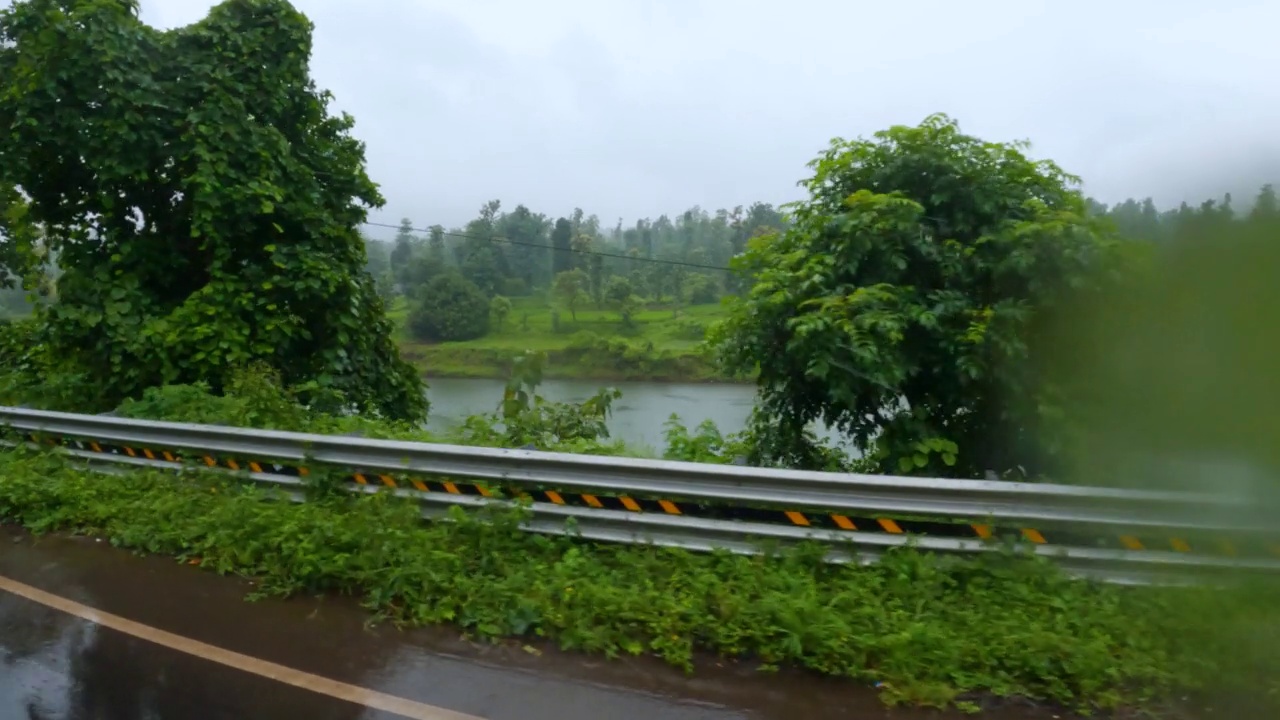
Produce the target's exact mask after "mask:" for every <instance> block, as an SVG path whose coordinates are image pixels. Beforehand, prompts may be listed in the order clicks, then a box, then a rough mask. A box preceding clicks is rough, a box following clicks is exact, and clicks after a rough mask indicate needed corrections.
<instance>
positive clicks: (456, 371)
mask: <svg viewBox="0 0 1280 720" xmlns="http://www.w3.org/2000/svg"><path fill="white" fill-rule="evenodd" d="M554 312H557V311H556V309H555V308H554V307H553V306H552V305H551V304H549V303H548V302H547V301H546V300H544V299H543V298H541V297H537V296H534V297H525V298H513V299H512V310H511V315H510V316H508V317H507V319H506V321H505V322H503V324H502V325H501V326H498V325H496V324H493V323H491V325H490V329H489V333H488V334H487V335H485V336H484V337H482V338H477V339H475V340H467V341H462V342H445V343H425V342H421V341H418V340H415V339H413V338H412V337H411V336H410V334H409V333H408V331H407V329H406V321H407V319H408V314H409V310H408V305H407V303H406V302H405V300H404V299H403V298H398V299H397V300H396V301H395V302H393V303H392V305H391V307H390V308H389V310H388V313H387V314H388V316H389V317H390V318H391V320H392V321H393V322H394V323H395V325H396V340H397V342H398V343H399V345H400V350H401V354H402V355H403V356H404V358H405V359H406V360H408V361H409V362H411V363H413V364H414V365H415V366H417V367H418V368H419V369H421V370H422V371H423V372H424V373H425V374H427V375H429V376H434V377H498V378H501V377H506V376H507V371H508V369H509V367H510V362H511V358H513V357H515V356H517V355H519V354H521V353H523V352H524V351H526V350H538V351H542V352H546V353H547V356H548V363H547V375H549V376H550V377H559V378H573V379H584V380H664V381H689V382H703V381H727V380H731V378H728V377H725V376H724V375H723V374H722V373H721V372H719V371H718V369H717V368H716V367H715V365H714V363H713V362H712V361H711V358H710V356H709V355H708V353H707V352H706V350H705V348H704V347H703V342H702V339H703V335H704V333H705V332H706V330H707V329H708V328H710V327H711V325H712V324H713V323H715V322H716V321H718V320H721V319H723V318H724V317H725V315H726V310H725V308H724V306H723V305H721V304H719V303H715V304H707V305H692V306H686V307H681V308H679V309H678V310H674V309H673V308H672V307H670V306H667V307H658V306H653V307H648V308H645V309H643V310H641V311H639V312H637V313H636V314H635V316H634V327H632V328H626V327H624V326H623V324H622V320H621V317H620V316H619V315H618V313H617V311H615V310H604V309H598V308H595V307H593V306H589V307H585V308H582V309H579V310H578V311H577V313H576V315H577V317H576V318H574V317H573V316H572V315H571V314H570V313H568V312H566V311H564V310H560V311H558V312H559V316H560V317H559V322H558V326H557V322H556V320H555V318H554V317H553V313H554Z"/></svg>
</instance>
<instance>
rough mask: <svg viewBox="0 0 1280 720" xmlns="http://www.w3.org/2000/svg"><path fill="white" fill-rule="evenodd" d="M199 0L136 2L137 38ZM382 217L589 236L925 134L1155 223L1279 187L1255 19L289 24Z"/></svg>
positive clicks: (881, 7)
mask: <svg viewBox="0 0 1280 720" xmlns="http://www.w3.org/2000/svg"><path fill="white" fill-rule="evenodd" d="M213 4H214V3H213V2H210V0H142V8H143V18H144V19H145V20H146V21H148V22H149V23H151V24H153V25H156V26H159V27H173V26H176V25H184V24H187V23H190V22H193V21H195V20H198V19H199V18H201V17H203V16H204V15H205V13H207V11H208V9H209V7H211V6H212V5H213ZM294 5H295V6H296V7H298V8H299V9H300V10H302V11H303V12H304V13H306V14H307V16H308V17H310V18H311V20H312V22H313V23H315V25H316V35H315V52H314V57H313V60H312V73H313V75H314V77H315V78H316V81H317V83H318V84H319V85H320V86H321V87H322V88H328V89H329V90H331V91H333V92H334V94H335V95H336V96H337V105H338V107H339V108H340V109H343V110H346V111H348V112H350V113H352V114H353V115H354V116H355V118H356V130H355V132H356V134H357V135H358V136H359V137H360V138H361V139H362V140H364V141H365V142H366V143H367V144H368V159H369V169H370V173H371V174H372V176H373V178H374V180H376V181H377V182H379V183H380V184H381V185H382V189H383V193H384V195H385V196H386V197H387V201H388V203H387V206H386V207H385V208H384V209H383V210H381V211H375V212H374V213H373V214H372V215H371V219H373V220H377V221H382V222H395V221H397V220H398V219H399V218H400V217H404V216H407V217H410V218H412V219H413V220H414V224H415V225H418V226H420V227H425V226H426V225H430V224H433V223H441V224H443V225H446V226H456V225H461V224H463V223H465V222H466V221H467V220H469V219H470V218H472V217H474V216H475V214H476V212H477V210H478V209H479V207H480V205H481V204H482V203H484V202H485V201H487V200H490V199H493V198H498V199H501V200H502V201H503V207H504V208H507V209H510V208H512V207H514V206H515V205H516V204H518V203H524V204H526V205H528V206H529V207H530V208H532V209H533V210H535V211H538V212H545V213H547V214H550V215H553V216H555V215H565V214H568V213H569V212H571V211H572V209H573V208H574V207H575V206H580V207H582V208H583V209H584V210H586V211H587V212H588V213H596V214H598V215H599V216H600V218H601V220H602V221H603V224H605V225H606V226H610V225H612V223H613V222H615V221H616V220H617V218H619V217H622V218H624V219H625V220H626V221H627V222H631V221H633V220H634V219H635V218H637V217H644V216H650V217H656V216H657V215H659V214H662V213H668V214H672V215H674V214H675V213H678V212H681V211H683V210H684V209H686V208H688V207H690V206H692V205H695V204H697V205H701V206H703V207H704V208H707V209H715V208H718V207H732V206H734V205H747V204H750V203H751V202H753V201H755V200H764V201H767V202H774V203H779V202H785V201H788V200H792V199H796V198H797V197H798V193H799V190H798V189H797V188H796V186H795V183H796V181H798V180H800V179H801V178H802V177H804V175H805V173H806V169H805V167H804V163H806V162H807V161H808V160H810V159H812V157H813V156H814V155H815V154H816V153H817V152H818V151H819V150H821V149H822V148H823V147H824V146H825V145H826V143H827V141H828V140H829V139H830V138H831V137H833V136H842V137H855V136H859V135H867V134H870V133H872V132H874V131H876V130H879V129H882V128H884V127H887V126H888V125H891V124H897V123H905V124H915V123H918V122H919V121H920V120H922V119H923V118H924V117H925V116H926V115H928V114H929V113H932V112H938V111H941V112H946V113H948V114H950V115H952V116H953V117H955V118H957V119H958V120H959V121H960V123H961V128H962V129H963V130H965V131H966V132H970V133H973V134H977V135H979V136H982V137H984V138H987V139H992V140H1013V139H1029V140H1031V141H1032V143H1033V148H1032V154H1033V155H1035V156H1037V157H1050V158H1053V159H1054V160H1056V161H1058V162H1059V164H1061V165H1063V166H1064V167H1065V168H1066V169H1067V170H1068V171H1070V172H1073V173H1075V174H1078V175H1081V176H1083V177H1084V179H1085V182H1086V191H1087V192H1088V193H1089V194H1091V195H1093V196H1095V197H1098V198H1100V199H1102V200H1103V201H1107V202H1115V201H1117V200H1120V199H1123V198H1125V197H1128V196H1138V197H1142V196H1146V195H1152V196H1154V197H1155V198H1156V201H1157V203H1158V204H1160V205H1162V206H1167V205H1170V204H1176V203H1177V202H1179V201H1181V200H1183V199H1187V200H1189V201H1193V202H1199V201H1200V200H1202V199H1204V198H1205V197H1208V196H1216V195H1219V194H1220V193H1221V192H1223V191H1233V192H1235V193H1236V194H1237V199H1238V204H1239V203H1240V202H1243V201H1245V200H1246V198H1248V197H1251V196H1252V195H1253V193H1254V192H1256V190H1257V187H1258V186H1259V185H1261V184H1262V183H1263V182H1269V181H1274V182H1277V183H1280V82H1277V81H1276V68H1278V67H1280V42H1275V34H1276V28H1280V2H1277V1H1276V0H1217V2H1206V1H1205V0H1197V1H1194V2H1192V1H1188V0H1162V1H1157V0H1119V1H1116V2H1101V1H1100V0H1075V1H1074V2H1062V1H1060V0H1059V1H1058V2H1047V1H1041V0H969V2H954V1H951V2H943V1H933V0H915V1H912V0H901V1H900V2H896V3H886V2H883V1H882V0H876V1H874V2H870V1H867V0H789V1H788V2H782V0H767V1H766V0H538V1H537V2H531V1H530V0H294Z"/></svg>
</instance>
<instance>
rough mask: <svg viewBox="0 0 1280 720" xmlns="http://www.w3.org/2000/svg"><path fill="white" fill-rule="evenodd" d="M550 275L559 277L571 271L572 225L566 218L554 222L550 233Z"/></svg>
mask: <svg viewBox="0 0 1280 720" xmlns="http://www.w3.org/2000/svg"><path fill="white" fill-rule="evenodd" d="M551 247H552V248H553V250H552V255H551V273H552V275H559V274H560V273H562V272H568V271H569V270H572V269H573V250H572V247H573V223H571V222H569V220H568V219H566V218H560V219H558V220H556V226H555V229H554V230H552V231H551Z"/></svg>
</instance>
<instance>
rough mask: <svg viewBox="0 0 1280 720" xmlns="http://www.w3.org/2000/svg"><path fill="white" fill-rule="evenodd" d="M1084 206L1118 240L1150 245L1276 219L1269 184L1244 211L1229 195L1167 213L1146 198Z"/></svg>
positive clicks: (1279, 214)
mask: <svg viewBox="0 0 1280 720" xmlns="http://www.w3.org/2000/svg"><path fill="white" fill-rule="evenodd" d="M1086 204H1087V208H1088V211H1089V213H1090V214H1091V215H1093V216H1095V217H1105V218H1107V219H1109V220H1111V221H1112V222H1113V223H1114V224H1115V227H1116V230H1117V231H1118V232H1119V233H1120V235H1121V236H1122V237H1126V238H1130V239H1133V240H1146V241H1148V242H1153V243H1163V242H1169V241H1172V240H1175V239H1177V238H1178V237H1179V236H1180V235H1184V234H1191V235H1194V234H1197V233H1199V232H1200V231H1202V230H1206V229H1212V228H1213V227H1214V226H1217V225H1222V224H1224V223H1227V224H1229V223H1233V222H1240V221H1245V220H1260V221H1271V220H1276V219H1280V203H1278V202H1277V198H1276V191H1275V187H1274V186H1272V185H1270V184H1267V185H1263V186H1262V189H1261V190H1259V191H1258V194H1257V196H1256V197H1255V198H1254V199H1253V203H1252V206H1251V207H1249V209H1247V210H1244V211H1239V210H1237V209H1236V207H1235V205H1234V200H1233V198H1232V197H1231V193H1227V194H1225V195H1223V196H1222V198H1221V199H1210V200H1205V201H1204V202H1202V203H1200V204H1199V205H1191V204H1189V203H1187V202H1183V203H1181V204H1180V205H1178V207H1176V208H1173V209H1168V210H1160V209H1159V208H1157V207H1156V204H1155V202H1154V201H1153V200H1152V199H1151V198H1149V197H1148V198H1145V199H1143V200H1135V199H1132V198H1130V199H1128V200H1125V201H1124V202H1120V203H1116V204H1115V205H1110V206H1108V205H1106V204H1105V203H1101V202H1098V201H1097V200H1094V199H1092V198H1090V199H1088V200H1086Z"/></svg>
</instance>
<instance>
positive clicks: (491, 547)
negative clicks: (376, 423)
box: [0, 452, 1280, 709]
mask: <svg viewBox="0 0 1280 720" xmlns="http://www.w3.org/2000/svg"><path fill="white" fill-rule="evenodd" d="M264 499H265V493H264V492H263V491H261V490H257V489H253V488H249V487H245V486H242V485H239V484H235V482H234V481H232V480H227V479H216V478H211V477H209V476H206V475H191V476H189V477H186V478H183V479H175V478H174V476H172V475H158V474H151V473H136V474H133V475H129V476H102V475H91V474H90V473H88V472H86V471H84V470H82V469H80V468H79V467H78V466H75V465H71V464H68V462H67V461H65V460H63V459H61V458H58V457H56V456H52V455H48V454H39V455H37V454H30V453H27V452H5V453H0V520H4V521H8V522H16V523H20V524H23V525H25V526H26V527H28V528H30V529H31V530H33V531H37V532H46V531H54V530H59V531H72V532H81V533H89V534H94V535H97V536H100V537H104V538H107V539H109V540H110V541H111V542H112V543H113V544H115V545H117V546H120V547H125V548H130V549H135V550H140V551H145V552H149V553H162V554H165V555H170V556H174V557H177V558H180V559H182V560H184V561H192V560H198V562H199V564H200V565H201V566H203V567H204V568H206V569H209V570H213V571H215V572H220V573H235V574H241V575H247V576H252V577H255V578H257V579H258V580H259V581H260V582H261V588H262V591H263V592H264V593H270V594H281V595H287V594H290V593H299V592H310V593H315V592H340V593H349V594H353V595H356V596H359V597H361V598H363V601H364V603H365V605H366V606H367V607H368V608H369V609H370V610H372V611H374V612H376V613H378V614H379V615H381V616H382V617H384V618H389V619H393V620H395V621H399V622H404V623H409V624H428V623H452V624H455V625H457V626H460V627H461V628H463V629H465V630H467V631H469V632H471V633H473V634H475V635H477V636H481V637H489V638H497V637H521V636H523V637H542V638H547V639H550V640H553V641H554V642H556V643H558V644H559V645H560V646H561V647H563V648H566V649H571V650H580V651H587V652H597V653H603V654H606V655H611V656H613V655H619V654H642V653H652V654H655V655H657V656H660V657H662V658H664V659H665V660H667V661H668V662H670V663H673V664H675V665H677V666H681V667H685V668H689V667H691V666H692V660H693V658H694V655H695V653H697V652H699V651H705V652H711V653H716V654H718V655H721V656H725V657H733V658H745V659H751V660H754V661H758V662H760V663H761V664H763V665H765V666H766V667H769V666H781V665H787V666H798V667H802V668H807V669H810V670H812V671H816V672H819V673H825V674H829V675H834V676H839V677H843V678H848V679H851V680H855V681H858V682H863V683H869V684H870V683H874V684H878V685H879V686H880V687H881V688H882V691H883V693H884V697H885V699H886V700H888V701H891V702H899V701H901V702H910V703H918V704H929V705H945V704H959V705H960V706H961V707H969V708H971V709H973V708H976V707H978V703H980V702H981V701H982V699H983V698H987V697H991V696H1006V697H1008V696H1021V697H1027V698H1033V699H1037V700H1042V701H1047V702H1050V703H1054V704H1061V705H1064V706H1068V707H1073V708H1077V709H1084V708H1116V707H1148V708H1150V707H1155V706H1156V705H1157V704H1158V703H1159V702H1161V701H1162V700H1163V699H1165V698H1169V697H1172V696H1174V694H1175V693H1180V692H1182V691H1184V690H1187V689H1195V688H1200V687H1216V688H1218V689H1221V688H1222V687H1223V686H1225V685H1230V686H1238V685H1243V686H1245V687H1261V686H1262V683H1263V682H1264V679H1267V680H1265V681H1269V682H1272V683H1274V682H1275V681H1274V678H1275V677H1277V676H1280V663H1278V662H1277V660H1276V655H1277V653H1276V652H1275V650H1274V644H1273V643H1269V642H1267V641H1266V637H1267V636H1265V635H1261V634H1259V633H1258V632H1257V628H1259V627H1268V628H1276V627H1280V625H1278V624H1276V620H1277V618H1280V610H1277V609H1275V608H1274V603H1272V602H1271V601H1270V600H1268V599H1267V595H1266V594H1264V593H1262V592H1256V593H1254V594H1241V593H1229V594H1228V593H1213V592H1209V591H1206V590H1185V589H1184V590H1155V589H1132V588H1130V589H1123V588H1115V587H1099V586H1095V585H1090V584H1085V583H1080V582H1073V581H1069V580H1066V579H1064V578H1062V577H1060V576H1059V575H1058V574H1057V573H1056V572H1054V571H1053V569H1052V568H1050V567H1048V566H1047V565H1044V564H1042V563H1033V562H1030V561H1024V560H1014V559H1011V558H1000V559H995V560H990V561H985V562H983V563H981V564H979V563H975V562H964V563H954V562H953V563H947V562H943V561H941V560H937V559H935V558H932V557H929V556H924V555H920V554H916V553H914V552H912V551H904V552H899V553H897V554H895V555H893V556H892V557H890V558H889V559H888V560H886V561H885V562H883V563H881V564H879V565H876V566H872V567H833V566H827V565H824V564H822V563H821V562H819V561H818V554H817V553H815V552H813V551H810V550H804V551H798V552H795V553H791V554H786V555H780V556H772V557H740V556H734V555H729V554H695V553H687V552H682V551H678V550H669V549H660V548H652V547H638V546H604V545H593V544H587V543H583V542H578V541H574V540H571V539H566V538H546V537H538V536H532V535H529V534H526V533H523V532H521V531H519V530H518V528H517V526H516V521H517V518H516V517H515V516H514V515H513V514H509V513H508V514H494V515H491V516H489V517H488V518H487V520H488V522H481V521H480V519H478V518H476V517H471V516H467V515H464V514H461V513H460V514H458V515H456V516H455V517H454V522H441V523H429V524H426V523H422V522H420V521H419V520H418V516H417V510H416V507H415V506H413V505H411V504H409V503H407V502H405V501H402V500H397V499H395V498H393V497H391V496H388V495H375V496H363V497H358V498H356V497H349V496H341V497H325V496H320V497H318V498H317V499H316V500H315V501H313V502H309V503H306V504H301V505H295V504H290V503H285V502H263V500H264ZM1270 597H1271V598H1274V597H1276V595H1275V594H1274V589H1272V593H1271V594H1270ZM1272 637H1273V636H1272Z"/></svg>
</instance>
